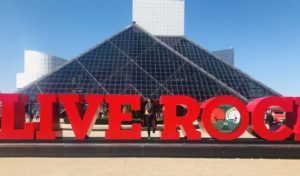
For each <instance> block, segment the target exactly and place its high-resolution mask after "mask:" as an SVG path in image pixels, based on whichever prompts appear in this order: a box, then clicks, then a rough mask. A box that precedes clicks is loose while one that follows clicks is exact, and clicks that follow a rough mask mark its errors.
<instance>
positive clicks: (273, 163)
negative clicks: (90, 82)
mask: <svg viewBox="0 0 300 176" xmlns="http://www.w3.org/2000/svg"><path fill="white" fill-rule="evenodd" d="M299 166H300V160H264V159H201V158H200V159H178V158H177V159H176V158H0V175H3V176H4V175H5V176H32V175H38V176H51V175H55V176H60V175H62V176H65V175H72V176H116V175H122V176H127V175H128V176H135V175H137V176H150V175H151V176H159V175H162V176H177V175H185V176H202V175H203V176H218V175H220V176H232V175H243V176H258V175H263V176H267V175H272V176H277V175H278V176H285V175H288V176H298V175H299Z"/></svg>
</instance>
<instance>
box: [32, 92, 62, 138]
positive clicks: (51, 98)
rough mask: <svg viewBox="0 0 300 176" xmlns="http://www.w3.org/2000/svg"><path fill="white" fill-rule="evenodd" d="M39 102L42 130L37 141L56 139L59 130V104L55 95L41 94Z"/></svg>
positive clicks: (37, 136) (38, 97)
mask: <svg viewBox="0 0 300 176" xmlns="http://www.w3.org/2000/svg"><path fill="white" fill-rule="evenodd" d="M37 101H38V102H39V104H40V129H39V131H37V135H36V138H37V139H52V140H54V139H56V130H58V129H59V102H58V96H57V95H55V94H39V95H38V96H37Z"/></svg>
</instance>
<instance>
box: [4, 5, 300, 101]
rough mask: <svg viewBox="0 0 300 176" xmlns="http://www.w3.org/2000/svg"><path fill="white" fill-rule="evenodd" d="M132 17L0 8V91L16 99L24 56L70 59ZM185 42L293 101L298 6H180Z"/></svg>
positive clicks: (110, 9) (123, 9) (82, 9)
mask: <svg viewBox="0 0 300 176" xmlns="http://www.w3.org/2000/svg"><path fill="white" fill-rule="evenodd" d="M131 16H132V12H131V0H109V1H104V0H0V81H1V83H0V91H1V92H13V91H15V86H16V73H18V72H23V64H24V63H23V62H24V61H23V52H24V50H25V49H30V50H38V51H42V52H46V53H48V54H52V55H56V56H60V57H63V58H67V59H72V58H73V57H76V56H77V55H79V54H80V53H83V52H84V51H86V50H87V49H89V48H91V47H93V46H95V45H96V44H97V43H100V42H101V41H103V40H104V39H106V38H108V37H110V36H111V35H113V34H115V33H117V32H118V31H120V30H122V29H124V27H126V26H127V25H129V24H130V23H131ZM186 36H187V37H188V38H189V39H192V40H193V41H195V42H197V43H199V44H200V45H201V46H203V47H204V48H207V49H208V50H218V49H224V48H229V47H234V48H235V50H236V66H237V67H238V68H240V69H241V70H243V71H244V72H246V73H248V74H249V75H251V76H252V77H253V78H256V79H257V80H259V81H261V82H263V83H265V84H266V85H268V86H270V87H271V88H273V89H274V90H276V91H278V92H279V93H281V94H283V95H286V96H299V95H300V69H299V68H300V1H299V0H186Z"/></svg>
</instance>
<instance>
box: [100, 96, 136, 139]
mask: <svg viewBox="0 0 300 176" xmlns="http://www.w3.org/2000/svg"><path fill="white" fill-rule="evenodd" d="M105 100H106V102H107V103H108V104H109V118H108V125H109V129H108V131H107V132H106V134H105V138H106V139H108V140H122V139H124V140H129V139H132V140H137V139H141V125H140V124H132V129H131V130H122V129H121V124H122V121H130V120H131V119H132V118H131V113H122V112H121V106H122V105H130V107H131V110H140V100H141V97H140V96H138V95H108V96H106V98H105Z"/></svg>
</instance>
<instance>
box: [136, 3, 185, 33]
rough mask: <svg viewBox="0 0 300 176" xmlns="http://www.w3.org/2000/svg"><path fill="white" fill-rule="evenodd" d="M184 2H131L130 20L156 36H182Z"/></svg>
mask: <svg viewBox="0 0 300 176" xmlns="http://www.w3.org/2000/svg"><path fill="white" fill-rule="evenodd" d="M184 6H185V2H184V0H133V17H132V20H133V21H135V22H136V24H138V25H139V26H141V27H142V28H144V29H145V30H147V31H148V32H150V33H151V34H153V35H157V36H183V35H184Z"/></svg>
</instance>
